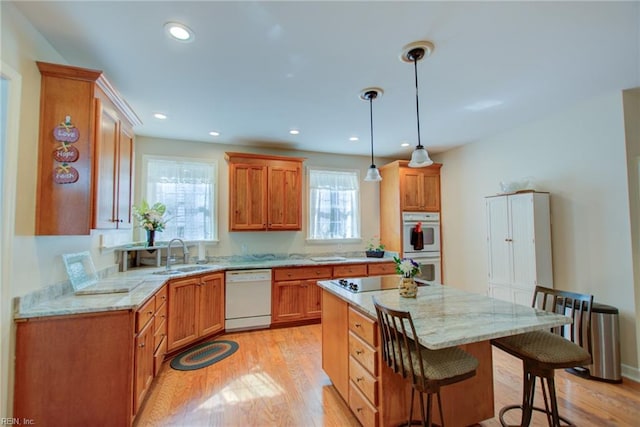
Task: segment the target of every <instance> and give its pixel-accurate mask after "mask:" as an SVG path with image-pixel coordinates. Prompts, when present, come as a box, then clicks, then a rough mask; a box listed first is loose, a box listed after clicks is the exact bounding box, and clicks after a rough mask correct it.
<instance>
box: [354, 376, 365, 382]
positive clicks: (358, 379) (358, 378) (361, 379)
mask: <svg viewBox="0 0 640 427" xmlns="http://www.w3.org/2000/svg"><path fill="white" fill-rule="evenodd" d="M360 381H364V377H357V378H356V382H357V383H359V382H360Z"/></svg>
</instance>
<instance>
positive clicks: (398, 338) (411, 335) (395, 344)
mask: <svg viewBox="0 0 640 427" xmlns="http://www.w3.org/2000/svg"><path fill="white" fill-rule="evenodd" d="M373 305H374V306H375V308H376V314H377V316H378V326H379V328H380V335H381V337H382V340H381V341H382V342H381V345H380V347H381V349H382V360H384V361H385V362H386V364H387V365H388V366H389V367H390V368H391V369H393V372H395V373H400V374H402V376H403V377H404V378H406V377H407V374H410V376H411V382H412V383H413V384H418V383H419V382H421V381H423V379H424V378H426V377H425V374H424V372H425V371H424V365H423V363H422V362H423V361H422V358H421V357H419V355H420V344H418V340H417V338H416V337H417V335H416V330H415V327H414V326H413V320H412V319H411V313H409V312H408V311H400V310H394V309H392V308H389V307H386V306H384V305H382V304H380V303H379V302H378V301H377V300H376V299H375V298H374V299H373ZM416 365H418V371H417V372H416V369H415V367H416Z"/></svg>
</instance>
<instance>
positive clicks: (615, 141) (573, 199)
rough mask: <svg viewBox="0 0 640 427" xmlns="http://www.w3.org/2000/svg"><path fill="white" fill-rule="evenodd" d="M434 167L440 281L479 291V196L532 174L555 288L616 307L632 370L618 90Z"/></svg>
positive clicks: (482, 258)
mask: <svg viewBox="0 0 640 427" xmlns="http://www.w3.org/2000/svg"><path fill="white" fill-rule="evenodd" d="M437 160H438V161H439V162H442V163H443V167H442V212H443V239H444V242H443V245H444V254H443V256H444V270H445V272H444V275H445V282H446V283H449V284H452V285H455V286H459V287H461V288H464V289H466V290H469V291H473V292H477V293H486V291H487V287H488V285H487V250H486V216H485V212H484V210H485V208H484V197H485V196H489V195H492V194H496V193H498V192H499V190H500V188H499V183H500V182H501V181H510V180H516V179H519V178H522V177H528V176H530V177H533V178H534V182H535V188H536V189H537V190H540V191H548V192H550V193H551V221H552V246H553V263H554V266H553V271H554V284H555V287H557V288H561V289H566V290H573V291H582V292H588V293H593V294H594V297H595V301H597V302H600V303H604V304H610V305H613V306H616V307H618V309H619V310H620V324H621V342H622V363H623V364H626V365H628V366H630V367H634V368H637V367H638V350H637V346H636V326H637V325H636V308H635V304H634V287H633V283H634V278H633V269H632V256H631V231H630V218H629V194H628V184H627V167H626V165H627V160H626V153H625V134H624V127H623V108H622V95H621V93H619V92H618V93H607V94H603V95H602V96H599V97H597V98H594V99H591V100H588V101H586V102H583V103H582V104H580V105H577V106H575V107H573V108H572V109H570V110H567V111H565V112H562V113H558V114H555V115H553V116H551V117H549V118H547V119H545V120H541V121H538V122H535V123H531V124H529V125H527V126H523V127H520V128H518V129H513V130H512V131H510V132H507V133H504V134H502V135H498V136H495V137H491V138H486V139H484V140H482V141H478V142H476V143H473V144H470V145H467V146H463V147H461V148H458V149H455V150H452V151H448V152H446V153H443V154H442V155H440V156H437Z"/></svg>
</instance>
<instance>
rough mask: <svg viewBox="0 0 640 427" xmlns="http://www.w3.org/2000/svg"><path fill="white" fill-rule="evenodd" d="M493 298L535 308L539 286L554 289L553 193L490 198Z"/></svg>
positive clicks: (488, 198)
mask: <svg viewBox="0 0 640 427" xmlns="http://www.w3.org/2000/svg"><path fill="white" fill-rule="evenodd" d="M486 210H487V247H488V253H489V257H488V262H489V296H492V297H494V298H497V299H501V300H506V301H509V302H513V303H516V304H522V305H527V306H531V301H532V298H533V291H534V289H535V287H536V285H541V286H546V287H549V288H552V287H553V269H552V262H551V219H550V211H549V193H539V192H533V191H530V192H524V193H515V194H505V195H499V196H490V197H487V198H486Z"/></svg>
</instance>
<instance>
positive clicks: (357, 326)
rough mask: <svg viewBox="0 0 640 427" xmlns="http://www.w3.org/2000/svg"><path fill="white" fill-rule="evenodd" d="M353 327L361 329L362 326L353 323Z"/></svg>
mask: <svg viewBox="0 0 640 427" xmlns="http://www.w3.org/2000/svg"><path fill="white" fill-rule="evenodd" d="M353 326H355V327H356V328H361V327H362V325H361V324H360V323H355V324H354V325H353Z"/></svg>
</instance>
